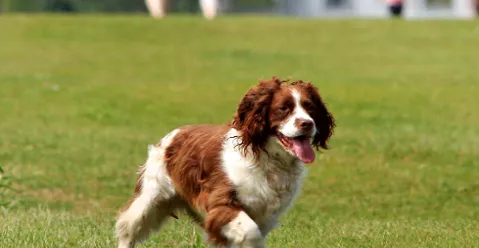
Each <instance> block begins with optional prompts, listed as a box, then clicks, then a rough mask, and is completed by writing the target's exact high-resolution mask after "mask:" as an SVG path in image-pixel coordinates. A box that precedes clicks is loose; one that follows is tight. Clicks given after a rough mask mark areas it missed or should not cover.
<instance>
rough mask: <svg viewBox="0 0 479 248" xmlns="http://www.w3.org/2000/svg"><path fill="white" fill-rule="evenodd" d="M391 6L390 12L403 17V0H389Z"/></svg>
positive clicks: (394, 15) (393, 15) (392, 14)
mask: <svg viewBox="0 0 479 248" xmlns="http://www.w3.org/2000/svg"><path fill="white" fill-rule="evenodd" d="M387 3H388V6H389V13H390V14H391V16H392V17H401V16H402V12H403V1H402V0H387Z"/></svg>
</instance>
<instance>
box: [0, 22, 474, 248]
mask: <svg viewBox="0 0 479 248" xmlns="http://www.w3.org/2000/svg"><path fill="white" fill-rule="evenodd" d="M478 24H479V23H478V22H477V21H471V22H466V21H421V22H403V21H397V20H396V21H392V20H391V21H390V20H387V21H366V20H327V21H326V20H323V21H316V20H295V19H287V18H265V17H257V16H249V17H238V16H236V17H234V16H233V17H222V18H219V19H217V20H215V21H213V22H207V21H204V20H202V19H200V18H199V17H188V16H171V17H169V18H167V19H165V20H162V21H155V20H152V19H150V18H148V17H146V16H141V15H131V16H121V15H114V16H97V15H79V16H62V15H26V16H25V15H3V16H0V30H2V31H1V33H2V39H0V65H1V66H0V117H1V119H2V121H1V122H0V134H1V139H0V165H2V166H3V167H4V170H5V173H7V174H8V175H12V176H13V178H16V181H15V184H14V187H15V192H16V193H15V194H16V195H15V198H14V200H15V201H16V202H17V204H16V205H15V206H14V207H13V208H11V209H4V210H1V211H0V237H2V238H1V239H0V247H114V246H115V245H116V241H115V239H114V237H113V224H114V217H115V213H116V211H117V209H118V208H119V207H120V206H121V205H122V204H124V203H125V201H126V200H127V199H128V198H129V197H130V195H131V191H132V188H133V185H134V181H135V171H136V168H137V166H138V165H140V164H141V163H143V161H144V159H145V155H146V151H147V144H149V143H154V142H156V141H158V140H159V139H160V138H161V137H162V136H163V135H164V134H166V133H167V132H168V131H170V130H171V129H173V128H175V127H177V126H180V125H185V124H193V123H224V122H226V121H227V120H229V119H230V118H231V116H232V114H233V113H234V111H235V108H236V104H237V103H238V102H239V101H240V99H241V97H242V95H243V94H244V93H245V92H246V90H247V89H248V88H249V87H250V86H251V85H253V84H255V83H256V82H257V80H258V79H259V78H269V77H271V76H273V75H277V76H280V77H284V78H286V77H291V78H293V79H304V80H312V81H313V83H315V84H316V85H317V86H318V87H319V88H320V91H321V94H322V95H323V98H324V99H325V100H326V102H327V103H328V106H329V108H330V110H331V111H332V113H333V114H334V115H335V117H336V119H337V125H338V127H337V129H336V134H335V136H334V137H333V139H332V150H330V151H328V152H325V153H323V154H321V156H320V159H319V160H318V161H317V162H316V163H315V164H313V165H311V166H308V177H307V179H306V181H305V183H304V187H303V189H302V193H301V195H300V197H299V199H298V200H297V202H296V203H295V206H294V207H293V208H292V209H291V211H290V212H288V214H287V215H286V216H284V218H283V219H282V227H281V228H279V229H277V230H276V231H274V232H273V233H272V234H271V236H270V237H269V238H268V247H304V248H306V247H474V246H476V245H477V244H478V243H479V221H477V220H478V219H479V207H478V206H479V162H478V159H477V157H478V153H477V151H478V150H479V112H478V111H477V107H478V106H479V99H478V97H477V95H478V93H479V87H478V86H479V70H477V58H478V56H479V53H478V50H477V45H478V44H479V38H478V37H479V28H478ZM201 237H202V233H201V230H199V229H197V228H195V227H193V225H192V224H191V223H190V222H189V221H188V220H186V218H180V220H179V221H176V220H173V221H171V222H170V223H169V225H167V226H166V227H165V229H164V230H163V231H162V232H161V233H159V234H156V235H154V236H153V237H152V238H151V239H150V240H148V242H147V243H145V247H154V246H156V247H158V246H159V247H203V244H202V242H201Z"/></svg>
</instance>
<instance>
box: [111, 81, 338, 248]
mask: <svg viewBox="0 0 479 248" xmlns="http://www.w3.org/2000/svg"><path fill="white" fill-rule="evenodd" d="M334 127H335V123H334V118H333V116H332V115H331V114H330V113H329V111H328V110H327V108H326V106H325V104H324V103H323V101H322V99H321V97H320V95H319V93H318V91H317V89H316V88H315V87H314V86H313V85H312V84H311V83H309V82H303V81H296V82H293V83H288V81H283V80H280V79H278V78H273V79H272V80H268V81H261V82H260V83H259V85H257V86H255V87H253V88H251V89H250V90H249V91H248V93H247V94H246V95H245V96H244V98H243V100H242V101H241V103H240V104H239V107H238V111H237V113H236V115H234V118H233V121H232V122H231V123H230V124H228V125H218V126H214V125H190V126H183V127H179V128H177V129H175V130H173V131H172V132H170V133H169V134H168V135H166V136H165V137H164V138H163V139H162V140H161V141H160V142H159V143H158V144H156V145H150V146H149V153H148V159H147V160H146V163H145V165H144V166H142V167H141V168H140V171H139V176H138V181H137V183H136V187H135V191H134V195H133V197H132V199H131V200H130V201H129V202H128V204H127V205H126V206H125V207H124V208H123V209H122V210H121V211H120V214H119V216H118V219H117V223H116V234H117V237H118V239H119V247H121V248H126V247H134V246H135V243H137V242H140V241H142V240H145V239H146V238H147V237H148V236H149V234H150V233H151V232H152V231H154V230H157V229H158V228H159V227H160V226H161V224H163V223H164V222H165V221H166V219H167V218H168V216H173V217H175V218H177V217H176V215H175V213H176V212H177V211H184V212H185V213H186V214H187V215H189V216H190V217H191V218H192V219H193V220H194V221H195V222H196V223H198V224H199V225H201V226H202V227H203V228H204V230H205V231H206V234H207V237H208V240H209V241H210V243H211V244H213V245H216V246H217V247H244V248H260V247H264V246H265V237H266V235H267V234H268V233H269V232H270V231H271V230H272V229H273V228H275V226H276V225H277V223H278V219H279V217H280V216H281V215H282V214H283V213H284V212H285V211H286V210H287V209H288V207H290V206H291V204H292V202H293V200H294V199H295V196H296V195H297V193H298V189H299V187H300V184H301V180H302V177H303V170H304V168H303V163H312V162H313V161H314V159H315V152H314V150H313V148H316V149H319V148H320V147H321V148H324V149H328V145H327V142H328V140H329V138H330V137H331V135H332V133H333V128H334Z"/></svg>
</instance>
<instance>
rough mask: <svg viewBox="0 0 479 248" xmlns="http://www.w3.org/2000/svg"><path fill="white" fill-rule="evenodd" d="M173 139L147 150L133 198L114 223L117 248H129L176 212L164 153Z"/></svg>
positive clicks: (170, 136)
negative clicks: (146, 156) (146, 158)
mask: <svg viewBox="0 0 479 248" xmlns="http://www.w3.org/2000/svg"><path fill="white" fill-rule="evenodd" d="M172 136H174V135H169V136H167V137H165V139H166V138H168V140H165V139H164V140H163V141H162V143H165V144H162V145H160V146H150V147H149V153H148V160H147V162H146V164H145V165H144V166H143V167H142V168H141V170H140V174H139V177H138V182H137V185H136V188H135V195H134V197H133V199H131V200H130V202H129V204H127V206H126V207H125V208H124V209H123V210H122V211H121V213H120V215H119V216H118V219H117V222H116V226H115V229H116V235H117V237H118V241H119V244H118V247H120V248H132V247H134V246H135V244H136V243H138V242H141V241H143V240H145V239H146V238H147V237H148V236H149V235H150V233H151V232H152V231H155V230H158V229H159V228H160V226H161V224H163V223H164V222H165V220H166V219H167V217H168V216H169V215H170V214H172V213H173V212H174V211H175V207H176V206H175V198H176V191H175V189H174V187H173V186H172V184H171V180H170V178H169V176H168V175H167V172H166V168H165V163H164V151H165V147H167V145H166V143H169V142H170V141H171V139H172V138H173V137H172Z"/></svg>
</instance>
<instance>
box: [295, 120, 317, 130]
mask: <svg viewBox="0 0 479 248" xmlns="http://www.w3.org/2000/svg"><path fill="white" fill-rule="evenodd" d="M296 126H297V127H298V128H300V129H302V130H304V131H309V130H311V129H313V127H314V123H313V121H312V120H307V119H296Z"/></svg>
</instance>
